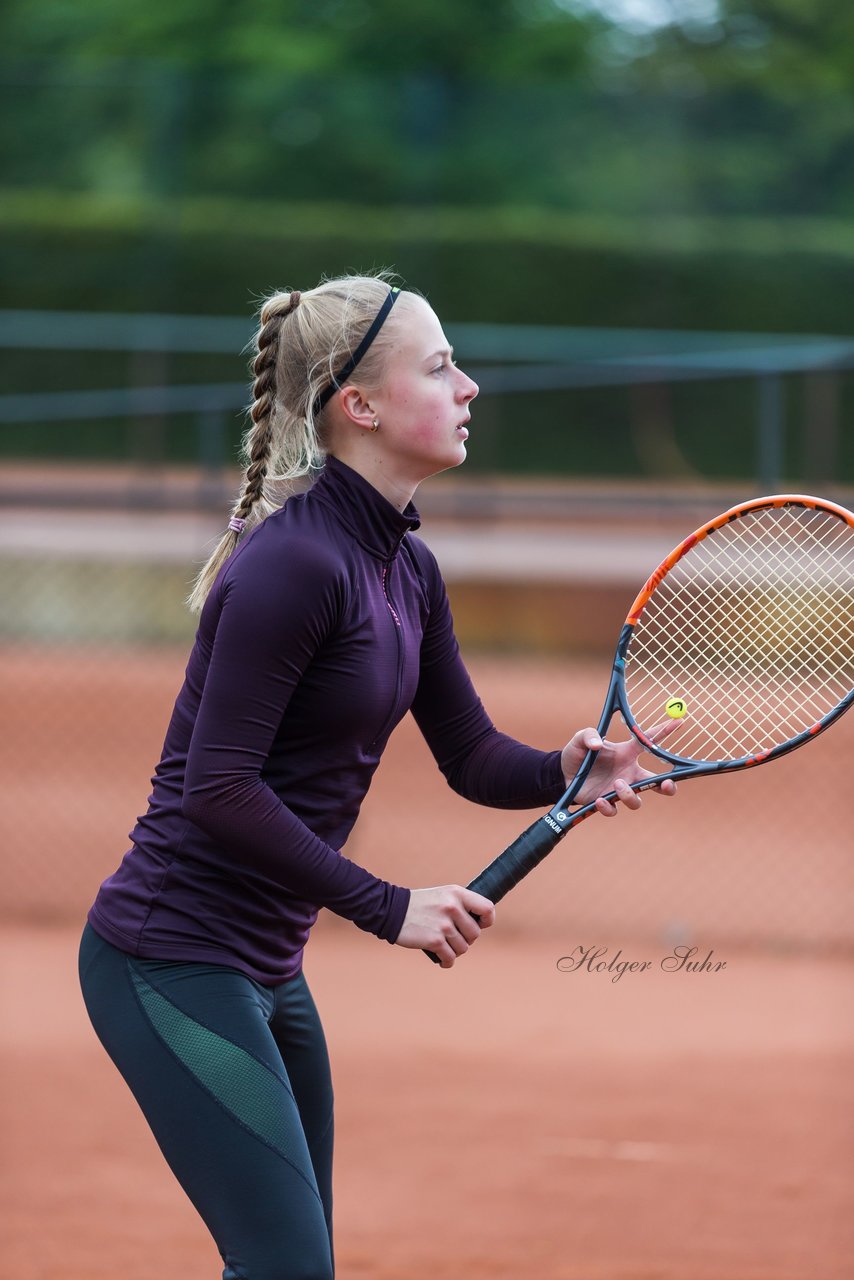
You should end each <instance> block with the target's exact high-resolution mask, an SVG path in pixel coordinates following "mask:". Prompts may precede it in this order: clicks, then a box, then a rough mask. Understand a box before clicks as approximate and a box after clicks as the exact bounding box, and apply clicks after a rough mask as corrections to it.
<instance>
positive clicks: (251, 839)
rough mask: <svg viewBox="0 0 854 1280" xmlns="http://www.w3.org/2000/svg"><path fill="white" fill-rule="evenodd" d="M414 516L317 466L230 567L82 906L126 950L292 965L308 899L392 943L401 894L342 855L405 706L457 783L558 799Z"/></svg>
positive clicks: (500, 800) (284, 975)
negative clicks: (132, 800)
mask: <svg viewBox="0 0 854 1280" xmlns="http://www.w3.org/2000/svg"><path fill="white" fill-rule="evenodd" d="M418 525H419V520H418V515H417V512H416V511H415V508H414V507H413V506H412V505H410V506H409V507H407V509H406V511H404V512H403V513H401V512H399V511H397V509H396V508H395V507H394V506H393V505H392V504H391V503H390V502H388V501H387V500H386V499H385V498H384V497H383V496H382V495H381V494H380V493H378V492H377V490H376V489H374V488H373V486H372V485H370V484H369V483H368V481H366V480H365V479H364V478H363V477H362V476H360V475H359V474H358V473H357V472H355V471H353V470H351V469H350V468H349V467H347V466H345V465H344V464H343V463H341V462H338V461H337V460H336V459H334V458H330V459H328V461H327V463H326V466H325V467H324V469H323V471H322V472H321V474H320V476H319V478H318V479H317V481H316V482H315V484H314V485H313V487H312V488H311V489H309V490H308V492H306V493H304V494H300V495H296V496H294V497H292V498H290V499H289V500H288V501H287V502H286V503H285V505H284V507H282V509H281V510H280V511H277V512H276V513H275V514H273V515H271V516H269V517H268V518H267V519H266V520H265V521H264V522H263V523H262V524H261V525H260V526H259V527H258V528H257V529H255V530H254V531H253V532H252V533H251V534H250V535H249V536H248V537H247V538H246V540H245V542H244V543H243V544H241V546H240V547H239V548H238V549H237V550H236V551H235V552H234V554H233V555H232V556H231V557H230V559H229V560H228V562H227V563H226V564H225V565H224V567H223V569H222V571H221V573H220V574H219V577H218V578H217V581H216V583H215V585H214V587H213V589H212V590H211V593H210V595H209V597H208V599H207V601H206V603H205V607H204V610H203V611H202V616H201V620H200V625H199V630H198V633H197V636H196V641H195V645H194V647H193V650H192V653H191V654H190V660H189V663H188V665H187V670H186V678H185V681H184V684H183V687H182V688H181V691H180V693H179V694H178V698H177V700H176V702H175V708H174V711H173V713H172V719H171V721H170V724H169V728H168V731H167V734H166V741H165V743H164V746H163V753H162V756H161V759H160V763H159V764H158V766H157V770H156V773H155V777H154V779H153V791H152V794H151V796H150V797H149V805H148V811H147V813H146V814H145V815H144V816H143V817H141V818H139V820H138V822H137V825H136V827H135V828H134V830H133V831H132V832H131V837H130V838H131V841H132V847H131V849H130V850H129V852H128V853H127V854H126V855H125V857H124V859H123V861H122V863H121V866H120V867H119V869H118V870H117V871H116V872H115V874H114V875H112V876H111V877H110V878H109V879H108V880H106V881H105V882H104V884H103V885H102V886H101V889H100V892H99V894H98V897H97V899H96V901H95V903H94V905H93V907H92V910H91V912H90V914H89V920H90V923H91V925H92V927H93V928H94V929H95V930H96V931H97V932H98V933H99V934H101V935H102V936H103V937H104V938H106V939H107V941H109V942H112V943H113V944H114V945H115V946H117V947H119V948H121V949H122V950H124V951H127V952H130V953H131V954H134V955H139V956H144V957H147V958H151V959H163V960H197V961H203V962H208V963H216V964H225V965H231V966H233V967H236V968H238V969H240V970H242V971H243V972H244V973H247V974H249V976H250V977H252V978H255V979H256V980H257V981H259V982H262V983H278V982H282V981H286V980H288V979H289V978H292V977H294V976H296V975H297V974H298V973H299V972H300V969H301V965H302V951H303V947H304V946H305V943H306V940H307V938H308V934H309V931H310V929H311V926H312V925H313V923H314V921H315V919H316V918H317V913H318V909H319V908H320V907H328V908H329V909H330V910H332V911H334V912H336V913H337V914H338V915H341V916H345V917H346V918H347V919H350V920H352V921H354V922H355V923H356V924H357V925H358V926H359V927H360V928H362V929H366V930H368V931H369V932H372V933H375V934H376V935H377V936H378V937H380V938H384V939H386V940H387V941H389V942H394V940H395V939H396V938H397V935H398V933H399V932H400V928H401V925H402V923H403V918H404V916H405V914H406V908H407V905H408V902H409V890H408V889H404V888H401V887H399V886H397V885H393V884H389V883H388V882H386V881H385V880H381V879H379V878H378V877H377V876H374V875H372V874H371V873H370V872H369V871H367V870H365V869H364V868H363V867H360V866H358V865H357V864H356V863H354V862H352V861H351V860H350V859H348V858H346V857H345V856H344V855H343V854H341V853H340V852H339V850H340V849H341V847H342V846H343V844H344V842H345V841H346V839H347V836H348V835H349V833H350V831H351V829H352V827H353V824H354V822H355V821H356V818H357V816H358V813H359V808H360V806H361V803H362V801H363V799H364V797H365V794H366V792H367V790H368V787H369V785H370V782H371V778H372V776H373V773H374V770H375V769H376V767H377V765H378V763H379V760H380V757H381V755H382V752H383V749H384V747H385V745H386V742H387V741H388V738H389V735H390V734H391V732H392V730H393V728H394V726H395V725H396V724H397V723H398V722H399V721H400V720H401V719H402V718H403V716H404V714H405V713H406V711H407V710H409V709H410V708H411V709H412V712H413V715H414V716H415V718H416V720H417V722H418V725H419V727H420V729H421V731H422V733H423V734H424V737H425V739H426V740H427V743H428V745H429V747H430V749H431V751H432V752H433V755H434V756H435V758H436V760H437V762H438V764H439V767H440V768H441V770H442V772H443V773H444V774H445V776H446V777H447V779H448V782H449V783H450V785H451V786H452V787H453V788H454V790H455V791H458V792H459V793H460V794H461V795H463V796H466V797H467V798H469V799H471V800H474V801H477V802H479V803H481V804H485V805H492V806H495V807H499V808H529V807H533V806H536V805H550V804H553V803H554V802H555V801H556V800H557V799H558V798H559V797H560V795H561V792H562V791H563V787H564V783H563V778H562V774H561V769H560V753H559V752H557V751H553V752H548V753H547V752H542V751H537V750H535V749H534V748H532V747H527V746H524V745H523V744H521V743H519V742H516V741H514V740H513V739H512V738H508V737H506V736H505V735H504V734H501V733H499V732H498V731H497V730H496V728H495V727H494V725H493V724H492V721H491V720H490V719H489V717H488V716H487V714H486V712H485V711H484V708H483V706H482V704H481V702H480V699H479V698H478V696H477V694H476V693H475V691H474V689H473V687H472V684H471V681H470V679H469V676H468V673H467V672H466V669H465V667H464V665H463V662H462V660H461V658H460V654H459V649H458V646H457V642H456V638H455V636H454V631H453V624H452V620H451V614H450V609H449V607H448V600H447V596H446V593H445V587H444V584H443V582H442V578H441V575H440V573H439V570H438V567H437V565H436V562H435V560H434V558H433V555H432V554H431V552H430V551H429V550H428V549H427V548H426V547H425V545H424V544H423V542H421V541H420V539H418V538H416V537H414V536H413V532H412V531H413V530H414V529H417V528H418Z"/></svg>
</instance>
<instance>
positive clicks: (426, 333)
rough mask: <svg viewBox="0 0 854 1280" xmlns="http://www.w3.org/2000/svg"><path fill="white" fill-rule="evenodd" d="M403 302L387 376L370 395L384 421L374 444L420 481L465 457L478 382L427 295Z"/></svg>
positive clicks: (414, 479) (404, 470)
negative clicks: (458, 360)
mask: <svg viewBox="0 0 854 1280" xmlns="http://www.w3.org/2000/svg"><path fill="white" fill-rule="evenodd" d="M397 306H398V307H400V313H399V314H398V315H396V316H394V319H395V321H397V323H396V324H395V336H394V344H393V348H392V351H391V353H390V355H389V358H388V363H387V365H386V376H385V378H384V380H383V384H382V386H381V387H380V388H379V389H378V390H376V391H372V392H371V393H370V394H369V396H368V399H369V401H370V405H371V408H372V409H373V411H374V417H375V418H376V419H377V421H378V422H379V424H380V426H379V430H378V431H377V433H376V434H375V435H374V436H372V444H375V445H376V447H377V449H378V450H381V451H382V453H383V454H384V455H385V458H386V461H387V463H388V464H394V467H395V470H398V471H399V472H400V473H401V475H403V474H405V475H406V477H407V478H408V479H411V480H413V481H415V482H416V483H417V482H418V481H419V480H422V479H426V477H427V476H430V475H435V474H436V473H437V472H438V471H445V470H447V469H448V468H449V467H458V466H459V465H460V463H461V462H464V461H465V457H466V440H467V439H468V434H469V433H468V429H467V425H466V424H467V423H468V421H469V405H470V403H471V401H472V400H473V399H474V398H475V396H476V395H477V393H478V386H477V383H476V382H472V380H471V378H469V377H468V376H467V374H465V373H463V371H462V369H458V368H457V366H456V365H455V364H454V362H453V352H452V351H451V347H450V344H449V342H448V340H447V338H446V337H445V335H444V333H443V331H442V326H441V324H440V323H439V318H438V316H437V315H436V313H435V312H434V311H433V309H432V308H431V307H430V306H429V305H428V304H427V303H426V302H425V301H424V300H423V299H422V298H418V297H415V296H414V295H412V294H409V295H407V296H406V297H405V298H401V299H400V301H399V302H398V303H397Z"/></svg>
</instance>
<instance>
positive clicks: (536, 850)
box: [424, 818, 565, 964]
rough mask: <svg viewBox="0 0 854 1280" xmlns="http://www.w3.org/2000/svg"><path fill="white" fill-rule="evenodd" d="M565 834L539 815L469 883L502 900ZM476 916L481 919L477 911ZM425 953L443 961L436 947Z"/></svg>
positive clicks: (434, 959) (486, 894)
mask: <svg viewBox="0 0 854 1280" xmlns="http://www.w3.org/2000/svg"><path fill="white" fill-rule="evenodd" d="M564 834H565V832H563V831H561V830H560V828H558V829H557V830H555V827H553V826H551V824H550V823H549V822H548V821H547V820H546V819H545V818H537V821H536V822H534V823H532V824H531V826H530V827H528V830H527V831H523V832H522V834H521V835H520V836H518V837H517V839H515V840H514V841H513V843H512V844H511V845H508V846H507V848H506V849H505V850H504V852H503V853H499V855H498V857H497V858H494V859H493V861H492V862H490V864H489V866H488V867H484V869H483V871H481V873H480V875H478V876H475V878H474V880H472V881H471V883H470V884H469V885H467V886H466V887H467V888H469V889H472V890H473V891H474V892H475V893H480V894H483V896H484V898H489V901H490V902H500V901H501V899H502V898H503V897H504V895H505V894H506V893H509V892H510V890H511V889H512V888H513V886H514V885H517V884H518V883H519V881H520V880H523V879H524V878H525V876H526V875H527V874H528V872H529V871H533V870H534V867H536V866H539V864H540V863H541V862H542V860H543V858H545V857H546V856H547V855H548V854H550V853H551V851H552V849H553V848H554V847H555V845H556V844H557V842H558V841H559V840H560V839H561V838H562V837H563V836H564ZM472 916H473V918H474V919H475V920H477V918H478V917H477V916H476V915H474V912H472ZM424 954H425V955H426V956H429V957H430V959H431V960H432V961H433V963H434V964H441V963H442V962H441V960H440V959H439V957H438V956H437V955H436V953H435V952H434V951H427V950H426V948H425V951H424Z"/></svg>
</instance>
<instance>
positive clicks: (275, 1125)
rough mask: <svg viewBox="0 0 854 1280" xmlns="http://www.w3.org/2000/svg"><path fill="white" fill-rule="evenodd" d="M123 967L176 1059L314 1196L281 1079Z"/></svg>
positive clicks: (289, 1097)
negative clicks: (291, 1169) (284, 1162)
mask: <svg viewBox="0 0 854 1280" xmlns="http://www.w3.org/2000/svg"><path fill="white" fill-rule="evenodd" d="M128 968H129V969H130V973H131V978H132V979H133V985H134V987H135V989H136V993H137V995H138V996H139V1000H140V1003H141V1004H142V1007H143V1009H144V1010H145V1013H146V1015H147V1017H148V1020H149V1022H150V1023H151V1025H152V1027H153V1028H154V1030H155V1031H156V1032H157V1034H158V1036H159V1037H160V1039H161V1040H162V1041H163V1042H164V1043H165V1044H166V1046H167V1047H168V1048H169V1049H171V1051H172V1053H174V1055H175V1057H176V1058H178V1060H179V1061H180V1062H182V1063H183V1064H184V1066H185V1067H186V1068H187V1069H188V1071H190V1072H191V1073H192V1075H193V1076H194V1077H195V1078H196V1080H198V1082H199V1084H201V1085H203V1086H204V1088H205V1089H207V1091H208V1092H209V1093H211V1094H212V1095H213V1097H214V1098H215V1099H216V1100H217V1102H218V1103H219V1104H220V1105H221V1106H222V1107H224V1108H225V1110H226V1111H228V1112H229V1113H230V1114H231V1115H232V1116H234V1118H235V1119H236V1120H238V1121H239V1122H240V1124H242V1125H244V1126H245V1127H246V1128H247V1129H249V1130H250V1132H252V1133H254V1134H256V1135H257V1136H258V1137H259V1138H261V1139H262V1140H263V1141H264V1142H266V1143H267V1145H268V1146H270V1147H272V1148H273V1149H274V1150H275V1151H278V1152H279V1154H280V1155H282V1156H283V1157H284V1158H285V1159H286V1160H287V1161H288V1163H289V1164H290V1165H292V1166H293V1167H294V1168H295V1169H296V1170H297V1172H299V1173H301V1174H302V1176H303V1177H304V1178H305V1179H306V1181H307V1182H308V1183H309V1184H310V1185H311V1187H312V1189H313V1190H314V1191H315V1194H317V1183H316V1181H315V1177H314V1170H313V1169H312V1167H311V1159H310V1157H309V1154H308V1148H307V1147H306V1146H305V1141H304V1139H303V1141H302V1142H300V1141H299V1140H298V1139H297V1140H296V1141H295V1129H296V1133H297V1135H299V1136H301V1128H300V1127H299V1123H298V1121H296V1116H295V1112H296V1104H295V1102H294V1101H293V1095H292V1094H291V1092H290V1090H289V1089H288V1087H287V1085H286V1084H285V1082H284V1080H282V1079H281V1077H279V1076H277V1075H276V1074H275V1073H274V1072H273V1071H271V1070H270V1069H269V1067H265V1066H264V1064H263V1063H262V1062H259V1061H258V1059H257V1058H253V1057H252V1055H251V1054H250V1053H247V1052H246V1050H245V1049H241V1047H240V1046H239V1045H236V1044H232V1042H231V1041H230V1040H225V1039H223V1037H222V1036H219V1035H217V1034H216V1032H214V1031H210V1030H208V1028H207V1027H203V1026H202V1025H201V1024H200V1023H198V1022H195V1021H194V1020H193V1019H192V1018H189V1017H188V1016H187V1015H186V1014H185V1013H182V1012H181V1010H180V1009H177V1008H176V1007H175V1005H174V1004H172V1002H171V1001H170V1000H167V999H166V997H165V996H163V995H161V993H160V992H159V991H157V990H156V989H155V988H154V987H152V986H151V984H150V983H148V982H147V981H146V980H145V978H144V977H143V976H142V974H140V973H138V972H137V970H136V969H135V968H134V967H133V965H132V964H129V965H128ZM295 1121H296V1123H295Z"/></svg>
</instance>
